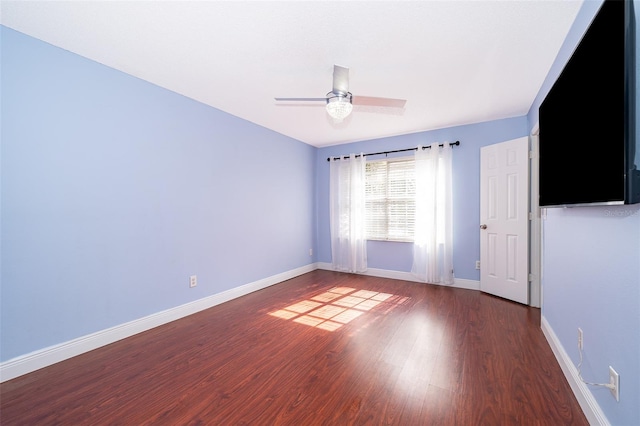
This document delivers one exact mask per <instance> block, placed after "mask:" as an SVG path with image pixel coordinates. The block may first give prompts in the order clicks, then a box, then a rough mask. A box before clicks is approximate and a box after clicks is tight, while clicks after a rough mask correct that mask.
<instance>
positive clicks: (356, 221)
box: [330, 154, 367, 272]
mask: <svg viewBox="0 0 640 426" xmlns="http://www.w3.org/2000/svg"><path fill="white" fill-rule="evenodd" d="M365 165H366V160H365V156H364V155H360V156H359V157H357V158H356V156H355V154H351V155H350V156H349V158H348V159H347V158H344V159H341V160H336V159H333V158H332V159H331V162H330V176H331V177H330V209H331V259H332V264H333V268H334V269H336V270H339V271H344V272H364V271H366V270H367V240H366V236H365V211H364V208H365Z"/></svg>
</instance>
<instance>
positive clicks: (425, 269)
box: [411, 142, 453, 284]
mask: <svg viewBox="0 0 640 426" xmlns="http://www.w3.org/2000/svg"><path fill="white" fill-rule="evenodd" d="M451 151H452V149H451V146H450V145H449V143H447V142H445V143H444V144H443V147H442V148H440V147H439V146H438V144H437V143H434V144H431V147H430V148H428V149H422V146H419V147H418V150H417V151H416V154H415V165H416V217H415V239H414V243H413V266H412V268H411V272H412V273H413V274H414V275H415V276H416V277H417V278H418V279H419V280H421V281H424V282H428V283H433V284H453V226H452V219H453V211H452V210H453V202H452V182H451V175H452V173H451V168H452V160H451V157H452V155H451Z"/></svg>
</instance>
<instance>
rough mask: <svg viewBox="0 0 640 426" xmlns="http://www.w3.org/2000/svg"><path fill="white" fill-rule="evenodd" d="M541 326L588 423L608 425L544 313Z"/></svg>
mask: <svg viewBox="0 0 640 426" xmlns="http://www.w3.org/2000/svg"><path fill="white" fill-rule="evenodd" d="M541 328H542V333H543V334H544V335H545V337H546V338H547V341H548V342H549V346H551V350H552V351H553V353H554V355H555V356H556V359H557V360H558V364H560V368H562V372H563V373H564V376H565V377H566V379H567V381H568V382H569V386H571V390H572V391H573V394H574V395H575V397H576V399H577V400H578V404H580V408H582V411H583V412H584V415H585V417H586V418H587V420H588V421H589V424H590V425H603V426H607V425H610V423H609V420H607V417H606V416H605V415H604V413H603V412H602V409H601V408H600V405H599V404H598V402H597V401H596V400H595V398H594V397H593V394H592V393H591V392H590V391H589V388H588V387H587V385H586V384H584V383H583V382H582V380H580V377H578V369H577V368H576V366H575V365H574V364H573V361H572V360H571V358H569V355H568V354H567V352H566V351H565V350H564V347H563V346H562V343H560V340H558V336H556V334H555V333H554V331H553V329H552V328H551V325H550V324H549V322H548V321H547V319H546V318H545V317H544V315H543V316H542V319H541Z"/></svg>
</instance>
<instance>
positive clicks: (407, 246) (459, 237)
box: [316, 116, 528, 280]
mask: <svg viewBox="0 0 640 426" xmlns="http://www.w3.org/2000/svg"><path fill="white" fill-rule="evenodd" d="M527 135H528V129H527V121H526V117H524V116H523V117H519V118H509V119H504V120H497V121H491V122H485V123H479V124H470V125H466V126H459V127H450V128H446V129H440V130H433V131H428V132H420V133H413V134H409V135H403V136H395V137H389V138H381V139H376V140H371V141H365V142H356V143H351V144H345V145H335V146H330V147H326V148H322V149H319V150H318V158H317V165H316V168H317V180H318V183H317V187H318V201H317V203H318V261H320V262H331V240H330V229H329V162H328V161H327V157H331V156H339V155H348V154H350V153H360V152H364V153H370V152H380V151H391V150H396V149H403V148H413V147H416V146H418V145H423V146H424V145H430V144H431V143H433V142H440V143H442V142H444V141H448V142H454V141H456V140H459V141H460V146H456V147H454V148H453V246H454V248H453V267H454V271H455V276H456V278H464V279H469V280H479V279H480V271H478V270H476V269H475V263H476V260H480V231H479V226H480V148H481V147H483V146H486V145H491V144H494V143H499V142H504V141H507V140H511V139H515V138H518V137H522V136H527ZM407 154H408V155H412V153H411V152H409V153H399V154H393V155H395V156H403V155H404V156H406V155H407ZM372 158H384V156H381V157H372ZM367 257H368V266H369V268H375V269H386V270H392V271H400V272H410V271H411V263H412V261H413V244H412V243H401V242H387V241H369V242H368V244H367Z"/></svg>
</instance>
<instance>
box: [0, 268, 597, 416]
mask: <svg viewBox="0 0 640 426" xmlns="http://www.w3.org/2000/svg"><path fill="white" fill-rule="evenodd" d="M0 423H1V424H2V425H3V426H5V425H6V426H13V425H74V426H75V425H118V424H121V425H132V424H135V425H183V424H184V425H198V424H202V425H243V424H246V425H364V424H376V425H383V424H384V425H459V424H465V425H475V424H491V425H498V424H500V425H502V424H518V425H528V424H531V425H539V424H542V425H546V424H549V425H551V424H552V425H569V424H572V425H587V424H588V422H587V420H586V418H585V417H584V415H583V413H582V412H581V410H580V407H579V405H578V403H577V401H576V399H575V397H574V396H573V394H572V393H571V390H570V388H569V385H568V383H567V382H566V380H565V378H564V376H563V374H562V371H561V370H560V367H559V365H558V363H557V362H556V360H555V358H554V356H553V353H552V352H551V349H550V347H549V345H548V343H547V342H546V339H545V338H544V336H543V334H542V331H541V330H540V312H539V310H538V309H534V308H530V307H527V306H523V305H519V304H516V303H513V302H509V301H506V300H503V299H500V298H496V297H494V296H490V295H486V294H482V293H479V292H475V291H470V290H462V289H453V288H448V287H444V286H432V285H422V284H417V283H412V282H405V281H398V280H391V279H383V278H376V277H367V276H359V275H351V274H342V273H336V272H331V271H321V270H318V271H314V272H311V273H308V274H305V275H302V276H300V277H297V278H294V279H292V280H289V281H286V282H283V283H280V284H278V285H275V286H272V287H269V288H267V289H264V290H261V291H257V292H254V293H251V294H249V295H246V296H244V297H241V298H238V299H235V300H232V301H230V302H227V303H224V304H221V305H218V306H216V307H213V308H211V309H208V310H206V311H202V312H199V313H197V314H194V315H191V316H189V317H186V318H183V319H180V320H178V321H174V322H172V323H169V324H166V325H163V326H160V327H157V328H155V329H153V330H149V331H147V332H144V333H140V334H138V335H136V336H132V337H130V338H128V339H124V340H122V341H119V342H116V343H114V344H111V345H108V346H105V347H103V348H100V349H97V350H95V351H91V352H88V353H86V354H83V355H80V356H77V357H75V358H72V359H69V360H66V361H64V362H61V363H58V364H55V365H52V366H50V367H47V368H44V369H42V370H39V371H35V372H33V373H30V374H27V375H24V376H21V377H18V378H16V379H13V380H11V381H8V382H5V383H2V384H0Z"/></svg>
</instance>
